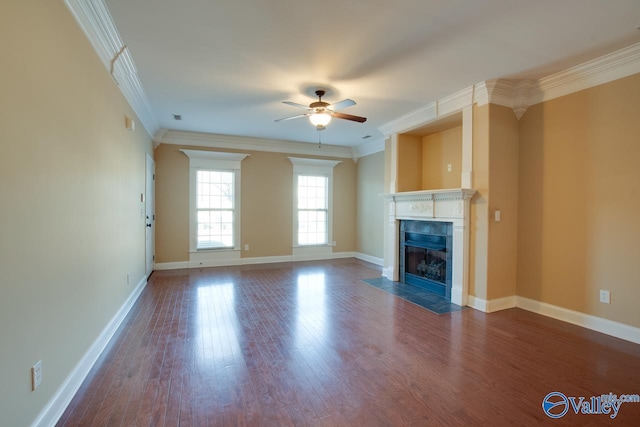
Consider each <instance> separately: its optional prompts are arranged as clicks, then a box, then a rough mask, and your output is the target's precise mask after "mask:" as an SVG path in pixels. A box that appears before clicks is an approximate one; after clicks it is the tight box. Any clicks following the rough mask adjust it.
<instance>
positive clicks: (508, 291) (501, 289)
mask: <svg viewBox="0 0 640 427" xmlns="http://www.w3.org/2000/svg"><path fill="white" fill-rule="evenodd" d="M518 136H519V135H518V119H517V118H516V115H515V114H514V113H513V110H512V109H511V108H508V107H502V106H500V105H494V104H490V105H489V160H490V165H489V187H490V193H491V195H490V197H489V204H488V209H487V214H488V226H489V242H488V243H489V245H488V255H489V257H488V265H487V299H489V300H492V299H497V298H502V297H509V296H513V295H515V294H516V280H517V278H516V269H517V252H518ZM498 210H499V211H500V221H499V222H497V221H495V212H496V211H498Z"/></svg>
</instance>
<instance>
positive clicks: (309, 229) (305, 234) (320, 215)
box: [298, 210, 327, 245]
mask: <svg viewBox="0 0 640 427" xmlns="http://www.w3.org/2000/svg"><path fill="white" fill-rule="evenodd" d="M326 243H327V211H307V210H304V211H303V210H300V211H298V244H299V245H324V244H326Z"/></svg>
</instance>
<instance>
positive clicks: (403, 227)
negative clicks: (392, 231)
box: [399, 220, 453, 299]
mask: <svg viewBox="0 0 640 427" xmlns="http://www.w3.org/2000/svg"><path fill="white" fill-rule="evenodd" d="M452 245H453V224H452V223H450V222H439V221H413V220H403V221H400V254H399V255H400V257H399V258H400V265H399V267H400V282H402V283H409V284H412V285H416V286H420V287H422V288H424V289H426V290H428V291H430V292H433V293H435V294H437V295H440V296H443V297H445V298H447V299H451V270H452V253H453V251H452V249H453V248H452Z"/></svg>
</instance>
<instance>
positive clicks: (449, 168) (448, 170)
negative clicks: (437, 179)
mask: <svg viewBox="0 0 640 427" xmlns="http://www.w3.org/2000/svg"><path fill="white" fill-rule="evenodd" d="M447 172H451V163H449V164H448V165H447Z"/></svg>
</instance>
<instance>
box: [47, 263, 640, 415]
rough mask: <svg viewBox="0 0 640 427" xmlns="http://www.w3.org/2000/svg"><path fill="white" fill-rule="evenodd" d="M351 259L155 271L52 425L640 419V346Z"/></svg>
mask: <svg viewBox="0 0 640 427" xmlns="http://www.w3.org/2000/svg"><path fill="white" fill-rule="evenodd" d="M379 275H380V270H379V268H378V267H375V266H373V265H371V264H368V263H365V262H361V261H357V260H353V259H345V260H334V261H322V262H304V263H283V264H270V265H257V266H242V267H223V268H202V269H193V270H176V271H159V272H155V273H154V274H153V275H152V277H151V279H150V281H149V283H148V285H147V287H146V288H145V290H144V292H143V293H142V295H141V296H140V298H139V299H138V301H137V302H136V304H135V305H134V307H133V308H132V310H131V312H130V313H129V315H128V317H127V319H125V321H124V322H123V324H122V326H121V328H120V329H119V330H118V332H117V333H116V334H115V335H114V337H113V339H112V341H111V342H110V344H109V345H108V346H107V348H106V350H105V352H104V353H103V355H102V356H101V357H100V359H99V361H98V362H97V363H96V365H95V366H94V368H93V370H92V372H91V373H90V374H89V375H88V376H87V379H86V380H85V382H84V383H83V385H82V386H81V388H80V389H79V391H78V393H77V394H76V396H75V397H74V399H73V401H72V402H71V403H70V405H69V406H68V408H67V409H66V411H65V413H64V414H63V415H62V417H61V418H60V420H59V422H58V424H57V425H58V426H80V425H82V426H101V425H109V426H118V425H127V426H129V425H131V426H142V425H145V426H146V425H150V426H154V427H155V426H169V427H174V426H200V425H201V426H301V425H304V426H356V425H357V426H361V425H362V426H413V425H415V426H423V425H447V426H457V425H459V426H471V425H522V426H528V425H531V426H535V425H541V424H547V423H549V424H550V423H551V422H553V424H554V425H560V426H563V425H576V424H580V425H593V426H600V425H612V424H613V423H614V424H615V425H617V426H624V425H638V420H640V403H625V404H623V405H622V406H621V407H620V411H619V413H618V416H617V417H616V419H615V420H612V419H611V418H610V417H609V416H607V415H605V414H600V415H586V414H575V413H573V412H572V411H570V412H569V413H568V414H567V415H565V416H564V417H562V418H560V419H557V420H552V419H551V418H549V417H548V416H547V415H546V414H545V413H544V412H543V410H542V399H543V398H544V397H545V396H546V395H547V394H548V393H550V392H552V391H558V392H562V393H565V394H566V395H567V396H576V397H579V396H585V397H591V396H599V395H601V394H608V393H609V392H612V393H616V394H618V395H620V394H637V393H640V389H639V388H638V387H639V384H640V369H639V368H640V346H639V345H636V344H633V343H630V342H626V341H623V340H619V339H616V338H613V337H609V336H606V335H603V334H599V333H596V332H594V331H590V330H587V329H583V328H580V327H577V326H574V325H570V324H567V323H563V322H560V321H557V320H553V319H550V318H546V317H543V316H540V315H536V314H533V313H529V312H526V311H523V310H519V309H511V310H504V311H501V312H497V313H492V314H485V313H481V312H478V311H475V310H472V309H465V310H462V311H458V312H454V313H450V314H445V315H440V316H438V315H435V314H433V313H430V312H428V311H426V310H424V309H422V308H420V307H418V306H416V305H414V304H412V303H410V302H407V301H404V300H401V299H398V298H397V297H395V296H393V295H390V294H388V293H386V292H384V291H382V290H380V289H377V288H374V287H371V286H369V285H367V284H364V283H362V282H361V279H366V278H374V277H378V276H379Z"/></svg>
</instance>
